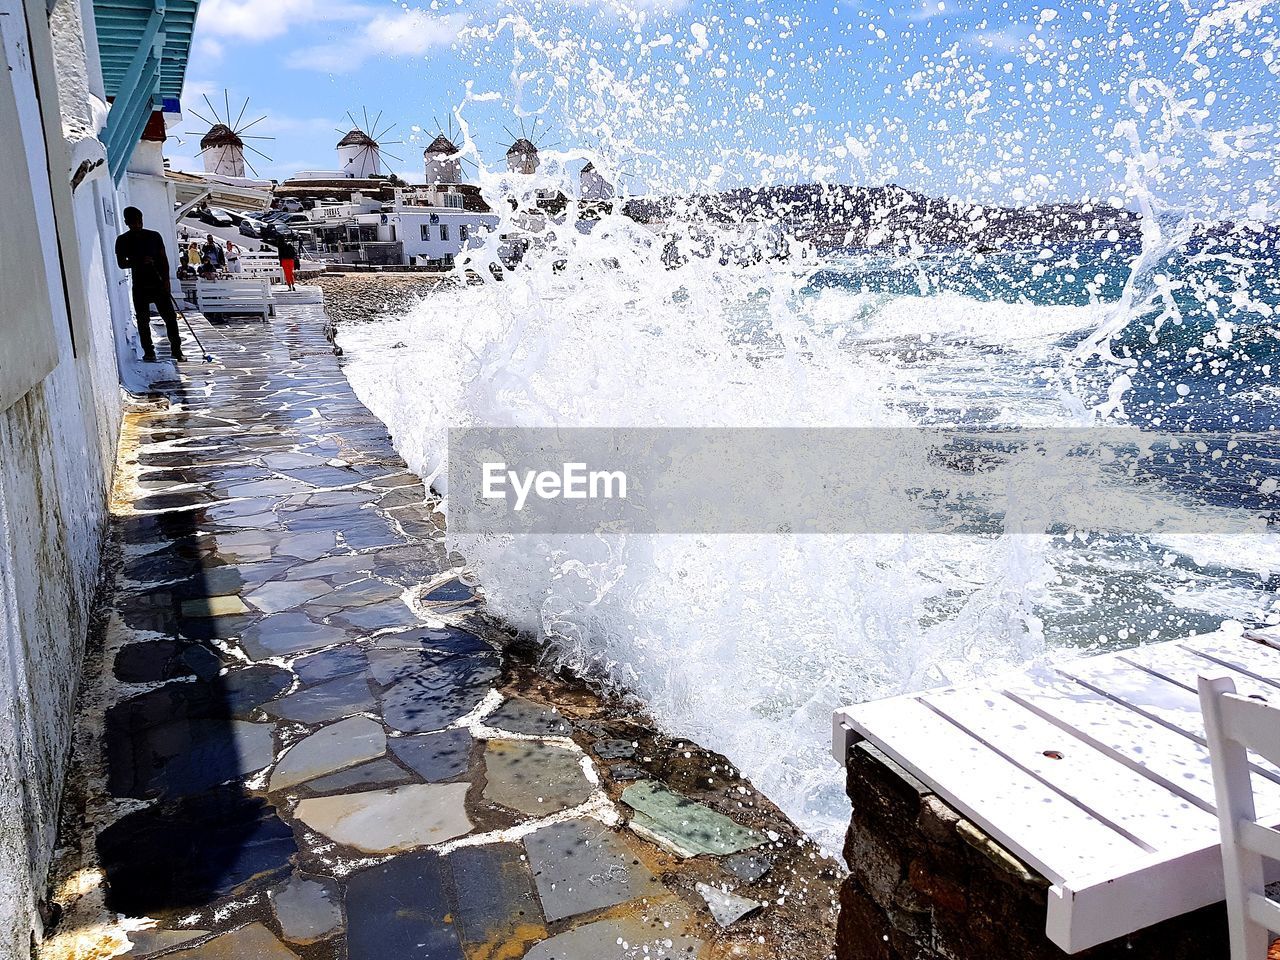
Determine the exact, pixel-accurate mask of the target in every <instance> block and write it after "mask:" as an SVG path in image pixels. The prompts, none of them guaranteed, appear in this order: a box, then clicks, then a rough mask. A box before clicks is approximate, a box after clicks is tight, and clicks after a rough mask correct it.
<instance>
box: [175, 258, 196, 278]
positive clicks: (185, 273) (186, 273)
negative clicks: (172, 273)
mask: <svg viewBox="0 0 1280 960" xmlns="http://www.w3.org/2000/svg"><path fill="white" fill-rule="evenodd" d="M195 278H196V268H195V267H193V266H191V265H190V264H189V263H185V262H184V263H183V264H182V266H180V267H179V268H178V279H179V280H194V279H195Z"/></svg>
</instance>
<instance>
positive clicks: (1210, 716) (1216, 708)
mask: <svg viewBox="0 0 1280 960" xmlns="http://www.w3.org/2000/svg"><path fill="white" fill-rule="evenodd" d="M1198 682H1199V687H1200V709H1201V711H1202V712H1203V713H1204V727H1205V733H1206V736H1207V738H1208V745H1209V758H1210V761H1211V763H1212V765H1213V788H1214V793H1215V795H1216V796H1217V800H1218V823H1219V826H1220V827H1221V830H1222V873H1223V880H1224V881H1225V885H1226V894H1227V918H1228V921H1229V923H1230V929H1231V957H1232V960H1265V958H1266V956H1267V950H1268V948H1269V946H1270V944H1271V932H1270V931H1280V903H1277V902H1276V901H1274V900H1271V899H1270V898H1269V897H1267V894H1266V881H1265V879H1264V876H1265V870H1264V865H1263V861H1264V860H1275V861H1280V831H1277V830H1272V829H1271V828H1269V827H1265V826H1263V825H1262V824H1260V823H1258V820H1257V813H1256V812H1255V810H1254V803H1253V784H1252V783H1251V782H1250V779H1249V755H1248V753H1247V751H1248V750H1252V751H1254V752H1255V753H1257V754H1258V755H1259V756H1262V757H1264V758H1266V759H1267V760H1269V761H1270V762H1271V763H1276V764H1280V696H1277V697H1276V698H1275V702H1274V703H1267V702H1266V701H1263V700H1258V699H1253V698H1250V697H1242V696H1240V695H1239V694H1237V693H1236V685H1235V683H1234V682H1233V681H1232V680H1231V678H1230V677H1200V678H1199V681H1198Z"/></svg>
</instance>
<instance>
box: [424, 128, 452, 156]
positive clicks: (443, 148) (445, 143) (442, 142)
mask: <svg viewBox="0 0 1280 960" xmlns="http://www.w3.org/2000/svg"><path fill="white" fill-rule="evenodd" d="M422 152H423V154H424V155H426V154H431V153H457V152H458V148H457V147H456V146H454V144H453V141H452V140H450V139H449V138H448V137H446V136H445V135H444V134H443V133H442V134H440V135H439V136H437V137H436V138H435V139H434V140H432V141H431V144H430V145H429V146H428V147H427V149H426V150H423V151H422Z"/></svg>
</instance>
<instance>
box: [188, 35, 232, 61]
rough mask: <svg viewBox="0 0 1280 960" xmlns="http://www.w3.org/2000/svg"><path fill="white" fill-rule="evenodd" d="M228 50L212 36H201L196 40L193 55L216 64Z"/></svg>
mask: <svg viewBox="0 0 1280 960" xmlns="http://www.w3.org/2000/svg"><path fill="white" fill-rule="evenodd" d="M225 52H226V50H225V49H224V48H223V46H222V44H221V43H220V42H219V41H217V40H214V39H213V38H212V37H200V38H199V39H197V40H196V42H195V49H194V50H193V52H192V55H193V57H195V58H197V59H198V60H201V61H204V62H205V63H209V64H214V63H217V62H218V61H219V60H221V59H222V55H223V53H225Z"/></svg>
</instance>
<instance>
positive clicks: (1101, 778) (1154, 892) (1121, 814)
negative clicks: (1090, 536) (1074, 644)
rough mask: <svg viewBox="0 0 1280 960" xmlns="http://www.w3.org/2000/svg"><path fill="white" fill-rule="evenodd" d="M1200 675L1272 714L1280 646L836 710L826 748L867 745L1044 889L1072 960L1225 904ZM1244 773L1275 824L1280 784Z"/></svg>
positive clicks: (1052, 932) (1241, 640)
mask: <svg viewBox="0 0 1280 960" xmlns="http://www.w3.org/2000/svg"><path fill="white" fill-rule="evenodd" d="M1201 673H1207V674H1226V675H1229V676H1231V677H1232V678H1233V679H1234V680H1235V683H1236V688H1237V690H1239V691H1240V692H1241V693H1242V694H1245V695H1256V696H1260V697H1264V698H1265V699H1267V700H1269V701H1271V702H1272V703H1280V631H1275V630H1272V631H1263V632H1261V633H1254V634H1250V635H1247V636H1246V637H1240V636H1238V635H1232V634H1229V633H1214V634H1206V635H1203V636H1197V637H1190V638H1188V639H1186V640H1179V641H1170V642H1167V643H1158V644H1152V645H1150V646H1146V647H1141V648H1138V649H1135V650H1128V651H1124V652H1121V653H1114V654H1106V655H1104V656H1099V657H1091V658H1083V659H1078V660H1072V661H1069V662H1066V663H1063V664H1060V665H1057V666H1054V667H1036V668H1032V669H1029V670H1025V671H1020V672H1017V673H1013V674H1009V675H1006V676H1003V677H1000V678H997V679H995V680H991V681H988V682H986V683H983V684H980V685H974V686H970V687H955V688H945V689H940V690H930V691H926V692H924V693H920V694H912V695H909V696H903V697H894V698H892V699H888V700H878V701H874V702H871V703H864V704H859V705H858V706H854V707H846V708H844V709H842V710H838V711H837V712H836V715H835V741H834V744H833V749H834V752H835V754H836V758H837V759H838V760H839V761H840V762H841V763H843V762H844V760H845V757H847V755H848V751H849V748H850V746H852V744H853V742H854V741H856V740H857V739H859V738H865V739H867V740H869V741H871V742H872V743H873V744H875V745H876V746H878V747H879V748H880V749H881V750H883V751H884V752H885V753H886V754H888V755H889V756H890V757H892V758H893V759H894V760H895V761H896V762H897V763H899V764H901V765H902V766H903V767H904V768H905V769H907V770H908V771H910V772H911V773H912V774H913V775H914V776H916V777H918V778H919V779H920V780H922V781H923V782H924V783H925V784H926V785H928V786H929V787H930V789H932V790H934V791H935V792H936V793H937V794H938V795H939V796H940V797H942V798H943V799H944V800H946V801H947V802H948V803H949V804H951V805H952V806H953V807H954V808H955V809H957V810H958V811H960V812H961V813H962V814H963V815H964V816H965V817H967V818H969V819H970V820H971V821H973V822H974V823H975V824H977V825H978V826H979V827H981V828H982V829H983V830H985V831H986V832H987V833H988V834H989V835H990V836H992V837H994V838H995V839H996V840H998V841H999V842H1000V843H1002V844H1003V845H1004V846H1006V847H1007V848H1008V849H1009V850H1010V851H1011V852H1013V853H1014V854H1015V855H1017V856H1018V857H1019V858H1021V859H1022V860H1024V861H1025V862H1026V863H1028V864H1030V865H1031V866H1032V867H1034V868H1035V869H1036V870H1038V871H1039V872H1040V873H1041V874H1043V875H1044V876H1045V877H1046V878H1047V879H1048V880H1049V882H1050V884H1051V887H1050V891H1049V910H1048V916H1047V918H1046V923H1045V932H1046V934H1047V935H1048V937H1049V939H1050V940H1051V941H1053V942H1054V943H1056V944H1057V945H1058V946H1059V947H1061V948H1062V949H1063V950H1065V951H1067V952H1068V953H1077V952H1079V951H1081V950H1084V949H1086V948H1088V947H1091V946H1095V945H1097V944H1099V943H1105V942H1106V941H1108V940H1112V939H1114V938H1116V937H1120V936H1124V935H1125V934H1128V933H1133V932H1134V931H1136V930H1140V929H1142V928H1144V927H1147V926H1150V925H1151V924H1154V923H1159V922H1160V921H1161V920H1167V919H1169V918H1170V917H1175V916H1179V915H1181V914H1183V913H1187V912H1189V911H1191V910H1195V909H1198V908H1200V907H1203V906H1206V905H1208V904H1211V903H1215V902H1217V901H1220V900H1222V898H1223V884H1222V863H1221V860H1220V856H1219V850H1218V820H1217V813H1216V810H1215V807H1214V793H1213V779H1212V775H1211V773H1210V767H1209V753H1208V750H1207V749H1206V748H1205V745H1204V723H1203V720H1202V719H1201V716H1200V704H1199V700H1198V699H1197V696H1196V676H1197V675H1198V674H1201ZM1254 759H1255V770H1254V773H1255V775H1254V778H1253V779H1254V789H1255V793H1256V796H1257V802H1258V809H1259V814H1260V816H1259V819H1265V820H1266V821H1267V822H1269V823H1273V824H1280V769H1277V768H1276V767H1274V766H1272V765H1271V764H1268V763H1266V762H1265V761H1262V760H1261V759H1259V758H1256V757H1255V758H1254ZM1263 811H1265V817H1264V816H1262V814H1263Z"/></svg>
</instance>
